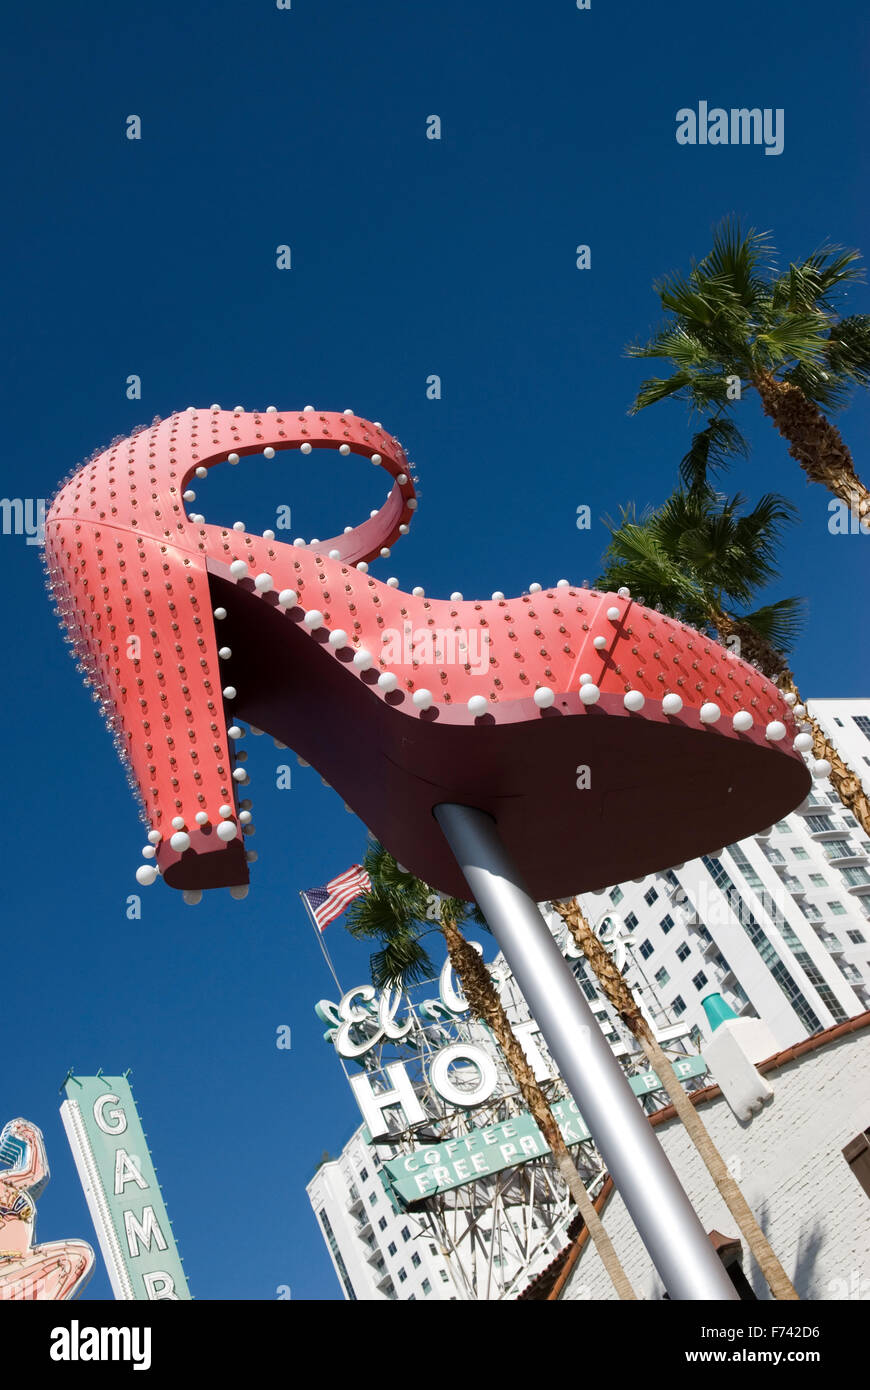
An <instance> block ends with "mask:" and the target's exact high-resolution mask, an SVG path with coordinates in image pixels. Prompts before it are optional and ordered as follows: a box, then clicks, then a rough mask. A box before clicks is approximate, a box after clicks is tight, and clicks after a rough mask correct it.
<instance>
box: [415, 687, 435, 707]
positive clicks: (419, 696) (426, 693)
mask: <svg viewBox="0 0 870 1390" xmlns="http://www.w3.org/2000/svg"><path fill="white" fill-rule="evenodd" d="M411 702H412V704H415V705H416V706H417V709H428V708H429V706H430V705H431V704H432V691H431V690H415V691H414V694H413V695H412V696H411Z"/></svg>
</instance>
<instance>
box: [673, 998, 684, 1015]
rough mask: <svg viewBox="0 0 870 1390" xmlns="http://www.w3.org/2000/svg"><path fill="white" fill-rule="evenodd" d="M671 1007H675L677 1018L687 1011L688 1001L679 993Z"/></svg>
mask: <svg viewBox="0 0 870 1390" xmlns="http://www.w3.org/2000/svg"><path fill="white" fill-rule="evenodd" d="M671 1008H672V1009H673V1011H674V1013H675V1014H676V1015H677V1018H679V1017H680V1014H684V1013H685V1012H686V1001H685V999H684V998H683V997H682V995H680V994H678V995H677V997H676V999H675V1000H674V1002H673V1004H672V1005H671Z"/></svg>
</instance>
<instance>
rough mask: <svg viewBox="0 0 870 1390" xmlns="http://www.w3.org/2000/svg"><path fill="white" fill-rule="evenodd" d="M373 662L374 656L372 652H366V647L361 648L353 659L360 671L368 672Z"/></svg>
mask: <svg viewBox="0 0 870 1390" xmlns="http://www.w3.org/2000/svg"><path fill="white" fill-rule="evenodd" d="M373 661H374V657H373V656H372V654H371V652H369V651H366V649H365V647H360V649H359V651H358V652H356V653H355V655H354V658H353V664H354V666H355V667H356V668H357V670H358V671H367V670H368V669H369V667H370V666H371V664H372V662H373Z"/></svg>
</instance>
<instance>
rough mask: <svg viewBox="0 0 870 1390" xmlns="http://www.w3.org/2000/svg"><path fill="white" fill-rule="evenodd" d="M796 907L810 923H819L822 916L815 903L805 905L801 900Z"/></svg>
mask: <svg viewBox="0 0 870 1390" xmlns="http://www.w3.org/2000/svg"><path fill="white" fill-rule="evenodd" d="M798 907H799V908H800V910H801V912H802V913H803V914H804V916H805V917H806V918H808V919H809V921H810V922H821V920H822V914H821V912H820V911H819V909H818V908H817V907H816V905H815V903H805V902H804V901H803V899H801V901H800V902H799V903H798Z"/></svg>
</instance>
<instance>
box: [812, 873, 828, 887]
mask: <svg viewBox="0 0 870 1390" xmlns="http://www.w3.org/2000/svg"><path fill="white" fill-rule="evenodd" d="M810 883H814V884H815V886H816V888H827V886H828V882H827V879H826V878H825V877H824V875H823V874H810Z"/></svg>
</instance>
